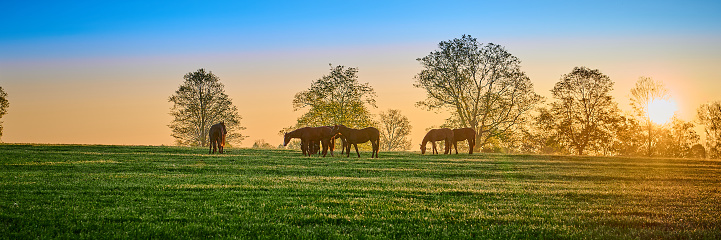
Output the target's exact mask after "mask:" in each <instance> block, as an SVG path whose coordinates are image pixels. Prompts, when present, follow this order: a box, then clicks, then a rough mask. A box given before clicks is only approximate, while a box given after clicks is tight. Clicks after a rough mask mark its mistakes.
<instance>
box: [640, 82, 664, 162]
mask: <svg viewBox="0 0 721 240" xmlns="http://www.w3.org/2000/svg"><path fill="white" fill-rule="evenodd" d="M669 98H670V95H669V94H668V89H666V87H665V86H664V85H663V82H661V81H654V80H653V79H651V78H649V77H640V78H639V79H638V81H637V82H636V86H634V87H633V88H632V89H631V99H630V100H631V101H630V104H631V108H632V109H633V111H634V113H635V114H636V117H638V118H639V120H641V122H642V123H643V125H644V127H645V131H646V150H647V155H648V156H649V157H650V156H651V155H653V147H654V145H655V144H656V142H654V137H653V127H654V123H653V122H652V121H651V117H650V115H649V111H648V105H649V103H651V102H653V101H656V100H668V99H669Z"/></svg>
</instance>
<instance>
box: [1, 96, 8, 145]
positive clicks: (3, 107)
mask: <svg viewBox="0 0 721 240" xmlns="http://www.w3.org/2000/svg"><path fill="white" fill-rule="evenodd" d="M7 97H8V94H7V93H5V90H3V88H2V87H0V118H2V117H3V116H5V114H7V113H8V108H10V102H8V99H7ZM2 124H3V122H2V121H0V142H2V140H1V139H2V136H3V125H2Z"/></svg>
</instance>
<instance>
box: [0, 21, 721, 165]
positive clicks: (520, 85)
mask: <svg viewBox="0 0 721 240" xmlns="http://www.w3.org/2000/svg"><path fill="white" fill-rule="evenodd" d="M416 60H417V61H418V62H419V63H420V64H421V66H422V70H421V71H420V72H419V73H418V74H417V75H416V76H415V77H414V80H415V83H414V84H413V86H414V87H416V88H420V89H423V90H425V92H426V98H425V99H423V100H420V101H418V102H417V104H416V106H417V107H420V108H423V109H426V110H429V111H439V110H440V112H446V113H447V114H448V115H447V118H446V120H445V122H444V123H443V124H442V125H441V127H449V128H464V127H468V128H473V129H475V130H476V132H477V133H478V134H477V137H476V149H475V150H476V151H484V152H505V153H538V154H575V155H609V156H664V157H709V158H721V101H715V102H710V103H706V104H702V105H701V106H699V107H698V109H697V117H696V119H695V120H693V121H684V120H681V119H679V118H678V117H676V116H674V117H673V118H672V120H671V121H669V122H668V123H665V124H659V123H655V122H653V121H651V119H650V116H649V107H650V106H649V104H650V103H651V102H653V101H656V100H668V99H669V98H670V96H669V94H668V90H667V89H666V88H665V86H664V84H663V83H662V82H660V81H656V80H653V79H651V78H648V77H640V78H639V80H638V81H637V82H636V85H635V86H634V88H632V89H631V91H630V96H631V97H630V99H629V100H630V104H631V109H632V112H631V113H624V112H622V111H621V110H620V109H619V107H618V104H617V103H616V101H615V100H614V98H613V97H612V96H611V92H612V91H613V90H614V89H613V86H614V82H613V80H612V79H610V78H609V77H608V76H607V75H605V74H603V73H602V72H601V71H600V70H599V69H592V68H588V67H583V66H580V67H574V68H573V69H572V70H571V71H570V72H569V73H567V74H563V75H562V76H561V77H560V79H559V81H558V82H557V83H556V84H555V85H554V87H553V89H551V94H552V97H551V99H545V98H544V97H541V96H540V95H539V94H537V93H536V92H535V90H534V88H533V83H532V82H531V79H530V78H529V77H528V76H527V75H526V73H525V72H523V71H522V70H521V60H520V59H518V58H517V57H515V56H513V55H512V54H511V53H509V52H508V51H506V49H505V48H504V47H503V46H501V45H497V44H493V43H488V44H483V43H480V42H478V41H477V39H476V38H473V37H471V36H470V35H463V36H462V37H461V38H454V39H451V40H448V41H442V42H440V43H439V44H438V48H437V49H435V50H433V51H431V52H430V53H429V54H428V55H427V56H424V57H421V58H418V59H416ZM183 78H184V82H183V83H182V84H181V85H180V86H179V87H178V89H177V90H176V91H175V93H174V94H173V95H171V96H170V97H169V98H168V101H169V102H171V103H173V106H172V107H171V109H170V115H172V116H173V120H172V122H171V123H170V124H169V125H168V127H170V129H171V130H172V136H173V137H174V138H175V139H176V141H175V143H176V144H177V145H185V146H207V144H208V130H209V127H210V126H211V125H213V124H215V123H218V122H221V121H222V122H225V124H226V127H227V130H228V136H227V141H228V143H229V145H233V144H240V143H241V141H242V140H243V139H244V138H245V137H246V136H244V135H242V134H241V132H242V130H244V129H245V127H243V126H242V125H241V124H240V122H241V120H242V117H241V116H240V114H239V113H238V108H237V107H236V106H235V105H234V104H233V103H232V100H231V99H230V97H229V96H228V95H227V94H226V93H225V90H224V85H223V84H222V83H221V82H220V78H219V77H218V76H216V75H215V74H213V73H212V72H211V71H208V70H206V69H199V70H197V71H194V72H190V73H187V74H186V75H185V76H184V77H183ZM375 97H376V93H375V90H374V89H373V87H372V86H370V84H368V83H361V82H360V81H359V80H358V69H357V68H353V67H346V66H342V65H338V66H333V65H330V71H329V73H328V74H327V75H324V76H322V77H320V78H319V79H317V80H315V81H313V82H312V83H311V85H310V87H309V88H308V89H306V90H303V91H300V92H298V93H296V94H295V96H294V98H293V101H292V105H293V109H294V111H304V113H303V114H302V115H301V116H300V117H299V118H298V119H297V120H296V122H295V124H294V125H292V126H289V127H287V128H284V129H282V130H280V131H279V132H281V133H282V132H284V131H287V130H289V129H294V128H300V127H306V126H330V125H336V124H343V125H345V126H348V127H351V128H363V127H368V126H374V127H376V128H378V129H379V130H380V131H381V146H382V147H381V149H382V150H383V151H393V150H407V149H410V148H411V143H410V139H408V135H409V134H410V131H411V129H412V127H411V124H410V122H409V121H408V118H407V117H405V116H404V115H403V114H402V113H401V111H400V110H397V109H388V110H386V111H383V112H381V113H380V114H378V115H377V116H374V115H373V114H371V112H370V108H377V106H376V100H375ZM8 108H9V101H8V100H7V93H5V91H4V89H3V88H2V87H0V119H1V118H2V117H3V116H4V115H6V114H7V113H8ZM375 117H377V118H375ZM697 125H698V126H701V128H702V129H703V132H702V133H698V132H696V130H695V129H696V126H697ZM2 130H3V128H2V122H1V121H0V137H2ZM701 134H703V136H704V138H703V139H704V140H702V138H701ZM256 146H257V147H263V148H268V147H272V146H269V144H268V143H265V142H264V141H259V142H256Z"/></svg>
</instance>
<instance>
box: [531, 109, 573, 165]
mask: <svg viewBox="0 0 721 240" xmlns="http://www.w3.org/2000/svg"><path fill="white" fill-rule="evenodd" d="M537 112H538V113H537V114H536V115H535V116H534V117H533V118H532V121H531V122H530V124H528V125H529V126H528V127H527V128H525V129H523V134H522V145H521V151H523V152H528V153H540V154H562V153H566V152H565V149H564V148H563V147H562V146H561V143H560V141H559V139H560V136H559V134H558V131H556V121H555V117H554V116H553V114H552V113H551V111H550V110H549V109H548V108H545V107H539V108H538V111H537Z"/></svg>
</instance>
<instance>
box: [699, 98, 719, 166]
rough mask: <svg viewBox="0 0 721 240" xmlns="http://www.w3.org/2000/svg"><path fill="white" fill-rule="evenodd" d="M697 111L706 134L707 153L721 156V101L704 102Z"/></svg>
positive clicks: (717, 156) (716, 156)
mask: <svg viewBox="0 0 721 240" xmlns="http://www.w3.org/2000/svg"><path fill="white" fill-rule="evenodd" d="M697 113H698V121H699V123H700V124H701V125H703V127H704V133H705V134H706V155H707V156H708V157H710V158H721V101H716V102H712V103H706V104H702V105H701V106H700V107H699V108H698V110H697Z"/></svg>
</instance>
